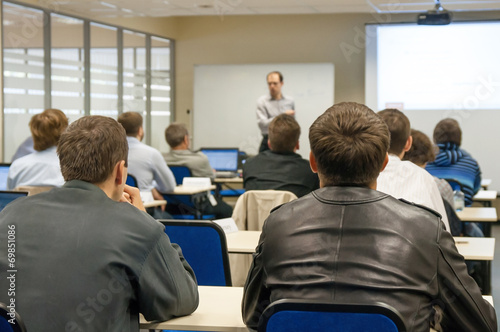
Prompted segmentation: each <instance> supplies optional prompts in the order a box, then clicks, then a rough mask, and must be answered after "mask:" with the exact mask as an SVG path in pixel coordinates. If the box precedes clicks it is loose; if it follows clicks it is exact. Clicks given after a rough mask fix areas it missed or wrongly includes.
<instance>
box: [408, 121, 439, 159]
mask: <svg viewBox="0 0 500 332" xmlns="http://www.w3.org/2000/svg"><path fill="white" fill-rule="evenodd" d="M411 137H413V144H412V145H411V148H410V150H408V151H406V153H405V155H404V157H403V159H404V160H409V161H411V162H412V163H414V164H415V165H418V166H422V165H424V164H427V163H428V162H431V161H434V159H436V154H435V153H434V145H432V142H431V140H430V139H429V137H427V135H426V134H424V133H423V132H421V131H419V130H416V129H412V130H411Z"/></svg>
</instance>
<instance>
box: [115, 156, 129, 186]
mask: <svg viewBox="0 0 500 332" xmlns="http://www.w3.org/2000/svg"><path fill="white" fill-rule="evenodd" d="M126 181H127V168H126V167H125V160H121V161H119V162H117V163H116V166H115V184H116V185H118V186H120V185H122V184H124V183H125V182H126Z"/></svg>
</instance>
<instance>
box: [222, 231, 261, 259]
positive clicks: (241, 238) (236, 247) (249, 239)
mask: <svg viewBox="0 0 500 332" xmlns="http://www.w3.org/2000/svg"><path fill="white" fill-rule="evenodd" d="M261 233H262V232H261V231H238V232H235V233H229V234H226V242H227V252H228V253H233V254H252V253H254V252H255V248H256V247H257V244H258V243H259V238H260V234H261Z"/></svg>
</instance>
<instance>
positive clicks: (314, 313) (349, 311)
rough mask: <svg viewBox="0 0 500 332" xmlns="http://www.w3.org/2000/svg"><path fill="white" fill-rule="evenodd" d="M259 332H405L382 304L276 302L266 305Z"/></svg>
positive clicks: (391, 310) (393, 312) (394, 313)
mask: <svg viewBox="0 0 500 332" xmlns="http://www.w3.org/2000/svg"><path fill="white" fill-rule="evenodd" d="M258 331H259V332H265V331H267V332H299V331H300V332H302V331H307V332H326V331H344V332H345V331H363V332H398V331H406V327H405V325H404V322H403V318H402V317H401V315H400V314H399V313H398V312H397V310H396V309H394V308H392V307H390V306H388V305H385V304H383V303H376V304H374V305H365V304H332V303H311V302H307V301H300V300H279V301H276V302H273V303H272V304H271V305H269V306H268V307H267V308H266V310H264V312H263V313H262V316H261V318H260V321H259V329H258Z"/></svg>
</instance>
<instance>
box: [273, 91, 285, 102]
mask: <svg viewBox="0 0 500 332" xmlns="http://www.w3.org/2000/svg"><path fill="white" fill-rule="evenodd" d="M271 97H272V98H273V99H275V100H280V99H283V95H282V94H281V92H280V93H278V94H277V95H276V96H272V95H271Z"/></svg>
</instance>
